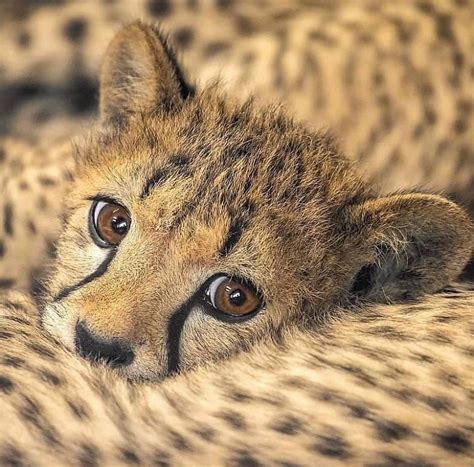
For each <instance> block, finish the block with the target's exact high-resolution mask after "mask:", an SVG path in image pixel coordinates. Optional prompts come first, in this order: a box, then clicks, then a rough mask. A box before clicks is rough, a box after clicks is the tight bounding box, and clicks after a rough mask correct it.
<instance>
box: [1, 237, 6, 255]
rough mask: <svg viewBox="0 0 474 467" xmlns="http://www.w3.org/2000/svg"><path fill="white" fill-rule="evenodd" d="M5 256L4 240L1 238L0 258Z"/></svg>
mask: <svg viewBox="0 0 474 467" xmlns="http://www.w3.org/2000/svg"><path fill="white" fill-rule="evenodd" d="M4 255H5V245H4V243H3V240H2V239H1V238H0V258H3V256H4Z"/></svg>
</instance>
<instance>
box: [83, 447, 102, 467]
mask: <svg viewBox="0 0 474 467" xmlns="http://www.w3.org/2000/svg"><path fill="white" fill-rule="evenodd" d="M99 461H100V453H99V450H98V449H97V447H96V446H94V445H93V444H91V443H82V444H81V446H80V452H79V462H80V463H81V465H82V466H83V467H95V466H98V465H99Z"/></svg>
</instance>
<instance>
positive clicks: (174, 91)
mask: <svg viewBox="0 0 474 467" xmlns="http://www.w3.org/2000/svg"><path fill="white" fill-rule="evenodd" d="M192 94H193V88H192V87H191V86H190V85H188V84H187V82H186V81H185V79H184V76H183V73H182V71H181V69H180V68H179V66H178V64H177V62H176V59H175V56H174V54H173V53H172V51H171V49H170V46H169V45H168V43H167V41H166V40H165V39H164V38H163V36H162V35H161V34H160V33H159V31H158V30H157V29H156V27H154V26H151V25H148V24H145V23H142V22H140V21H135V22H133V23H131V24H129V25H128V26H125V27H124V28H122V29H121V30H120V31H119V33H118V34H117V35H116V36H115V38H114V39H113V40H112V42H111V43H110V45H109V47H108V49H107V52H106V55H105V58H104V61H103V65H102V69H101V74H100V115H101V118H102V120H103V121H107V122H112V123H121V122H123V121H124V120H126V119H127V117H129V116H130V115H132V114H134V113H139V112H145V113H148V112H153V111H155V110H162V111H168V110H172V109H175V108H179V106H180V105H181V104H182V102H183V101H184V100H185V99H186V98H187V97H189V96H190V95H192Z"/></svg>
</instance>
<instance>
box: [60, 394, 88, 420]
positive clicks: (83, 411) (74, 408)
mask: <svg viewBox="0 0 474 467" xmlns="http://www.w3.org/2000/svg"><path fill="white" fill-rule="evenodd" d="M66 403H67V405H68V406H69V408H70V409H71V412H72V413H73V414H74V415H75V416H76V417H77V418H78V419H79V420H87V419H88V418H89V411H88V410H87V408H86V407H85V406H84V405H83V404H82V403H80V402H78V401H72V400H69V399H66Z"/></svg>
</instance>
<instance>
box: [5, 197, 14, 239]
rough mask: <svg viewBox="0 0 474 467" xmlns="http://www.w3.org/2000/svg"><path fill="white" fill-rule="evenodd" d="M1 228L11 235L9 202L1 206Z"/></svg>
mask: <svg viewBox="0 0 474 467" xmlns="http://www.w3.org/2000/svg"><path fill="white" fill-rule="evenodd" d="M3 229H4V230H5V233H6V234H7V235H13V207H12V205H11V204H10V203H5V206H4V207H3Z"/></svg>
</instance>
